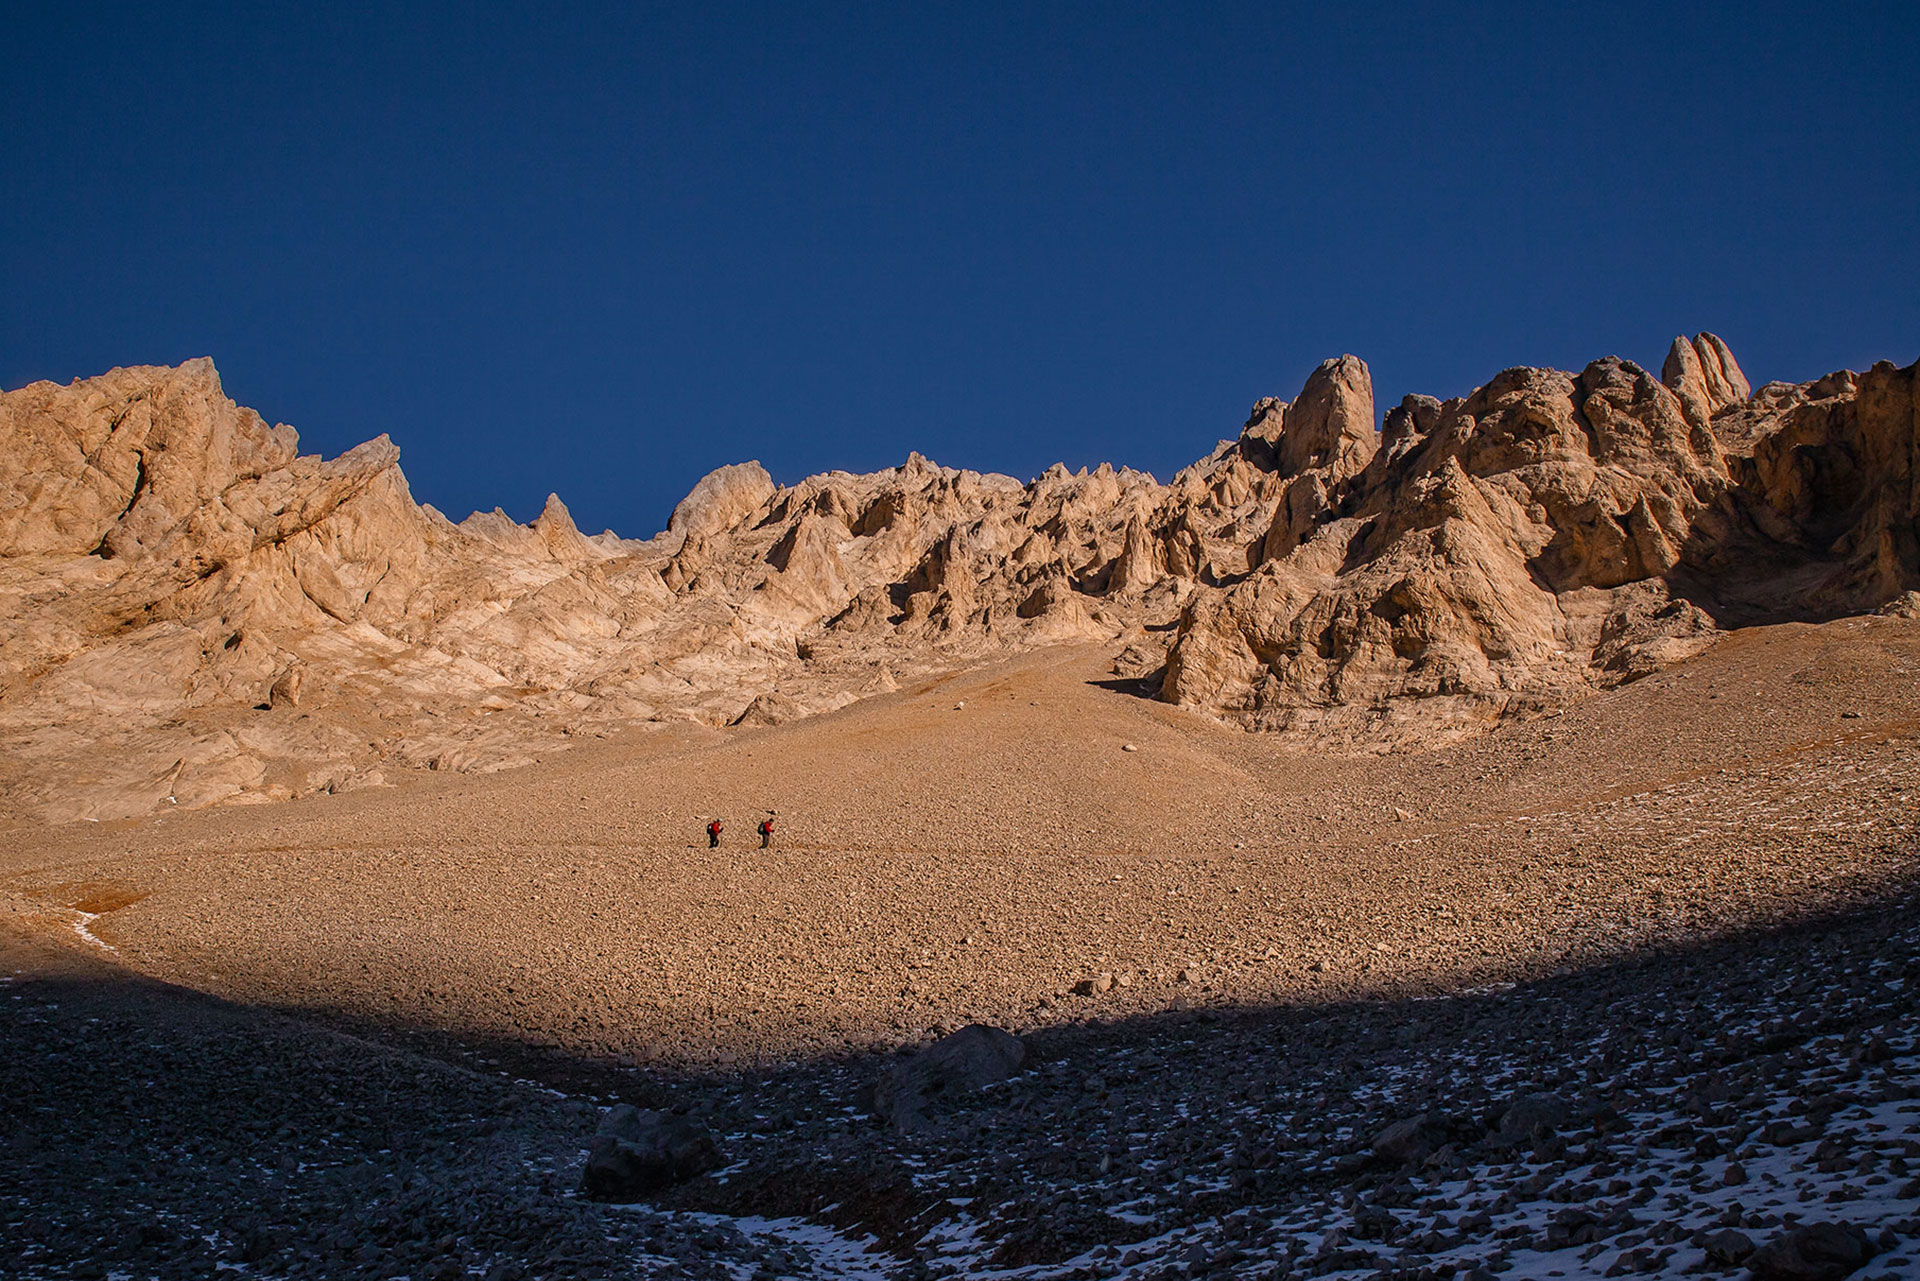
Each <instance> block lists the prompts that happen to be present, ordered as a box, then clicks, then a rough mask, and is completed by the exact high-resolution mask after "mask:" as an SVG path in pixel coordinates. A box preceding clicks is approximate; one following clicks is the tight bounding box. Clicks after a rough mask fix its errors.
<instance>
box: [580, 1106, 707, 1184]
mask: <svg viewBox="0 0 1920 1281" xmlns="http://www.w3.org/2000/svg"><path fill="white" fill-rule="evenodd" d="M719 1164H720V1149H719V1147H718V1146H717V1145H716V1144H715V1143H714V1141H713V1135H712V1133H711V1132H710V1131H708V1129H707V1127H705V1126H704V1125H701V1124H700V1123H699V1122H697V1121H693V1120H690V1119H688V1118H687V1117H684V1116H675V1115H674V1114H672V1113H670V1112H649V1111H642V1110H640V1109H638V1108H635V1107H633V1106H632V1105H630V1104H626V1103H622V1104H619V1105H617V1106H615V1107H613V1108H610V1109H609V1110H608V1111H607V1114H606V1116H605V1117H603V1118H601V1121H600V1128H599V1129H598V1130H597V1131H596V1132H595V1133H594V1136H593V1141H592V1142H591V1143H590V1144H589V1145H588V1147H587V1165H586V1169H585V1170H584V1171H583V1172H582V1173H581V1176H580V1190H581V1192H583V1193H584V1194H586V1195H587V1196H590V1197H592V1198H594V1199H595V1200H598V1201H637V1200H639V1199H640V1198H641V1197H644V1196H649V1195H651V1194H653V1193H655V1192H659V1191H661V1190H662V1189H664V1188H668V1187H671V1186H673V1185H674V1184H676V1183H681V1182H684V1181H686V1180H687V1179H691V1178H695V1177H697V1176H699V1175H702V1174H705V1173H706V1172H707V1171H709V1170H712V1169H714V1168H716V1167H717V1166H718V1165H719Z"/></svg>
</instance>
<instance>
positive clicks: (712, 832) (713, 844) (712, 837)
mask: <svg viewBox="0 0 1920 1281" xmlns="http://www.w3.org/2000/svg"><path fill="white" fill-rule="evenodd" d="M707 848H708V849H710V850H717V849H719V848H720V820H719V819H717V818H716V819H714V820H713V822H711V823H709V824H707Z"/></svg>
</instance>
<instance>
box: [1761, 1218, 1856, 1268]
mask: <svg viewBox="0 0 1920 1281" xmlns="http://www.w3.org/2000/svg"><path fill="white" fill-rule="evenodd" d="M1876 1253H1878V1251H1877V1250H1875V1248H1874V1244H1873V1239H1872V1238H1871V1237H1869V1236H1868V1235H1867V1233H1866V1230H1865V1229H1864V1228H1861V1227H1859V1226H1858V1225H1856V1224H1852V1223H1803V1224H1801V1225H1800V1226H1799V1227H1795V1228H1788V1229H1787V1230H1786V1231H1785V1232H1782V1233H1781V1234H1780V1235H1779V1236H1777V1237H1775V1238H1773V1240H1771V1241H1769V1242H1767V1243H1766V1244H1765V1245H1763V1246H1761V1247H1760V1248H1759V1249H1758V1250H1755V1251H1754V1252H1753V1253H1752V1254H1750V1255H1748V1256H1747V1267H1748V1268H1749V1269H1750V1270H1751V1271H1752V1272H1753V1275H1754V1277H1755V1279H1756V1281H1840V1279H1841V1278H1842V1277H1849V1276H1852V1275H1853V1274H1854V1273H1855V1272H1858V1271H1859V1270H1860V1269H1861V1268H1863V1267H1865V1266H1866V1264H1867V1262H1868V1260H1870V1259H1872V1258H1873V1256H1874V1255H1875V1254H1876Z"/></svg>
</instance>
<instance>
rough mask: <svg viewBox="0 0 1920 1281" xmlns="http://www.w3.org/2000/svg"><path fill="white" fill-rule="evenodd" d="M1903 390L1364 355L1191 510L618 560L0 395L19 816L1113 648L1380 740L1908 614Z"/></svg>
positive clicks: (1107, 505) (772, 532)
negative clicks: (1034, 653)
mask: <svg viewBox="0 0 1920 1281" xmlns="http://www.w3.org/2000/svg"><path fill="white" fill-rule="evenodd" d="M1917 438H1920V398H1917V393H1916V387H1915V367H1913V366H1909V367H1907V368H1905V369H1897V368H1895V367H1893V366H1892V365H1888V364H1882V365H1877V366H1875V367H1874V368H1873V369H1871V370H1869V371H1867V372H1866V373H1864V374H1853V373H1847V372H1842V373H1836V374H1832V375H1829V376H1828V377H1826V378H1822V379H1819V380H1816V381H1815V382H1811V383H1807V384H1802V385H1788V384H1782V383H1770V384H1768V385H1766V386H1764V387H1761V388H1760V389H1759V390H1758V391H1754V390H1752V389H1751V388H1750V387H1749V385H1748V383H1747V379H1746V377H1745V375H1744V374H1743V373H1742V372H1741V370H1740V367H1739V365H1738V363H1737V362H1736V361H1735V360H1734V358H1733V355H1732V353H1731V352H1729V351H1728V350H1727V347H1726V345H1725V344H1724V343H1722V342H1721V341H1720V340H1719V339H1718V338H1716V337H1714V336H1713V335H1711V334H1701V335H1699V336H1697V337H1695V338H1693V339H1691V340H1689V339H1685V338H1680V339H1676V340H1675V341H1674V344H1673V349H1672V352H1671V354H1670V355H1669V356H1668V358H1667V361H1666V363H1665V365H1664V367H1663V371H1662V376H1661V377H1660V378H1655V377H1653V376H1652V375H1651V374H1649V373H1647V372H1646V371H1645V370H1642V369H1640V368H1638V367H1637V366H1635V365H1633V364H1631V363H1629V362H1626V361H1622V360H1618V359H1613V358H1609V359H1605V360H1599V361H1595V362H1594V363H1593V364H1591V365H1589V366H1588V367H1587V368H1586V369H1584V370H1582V371H1580V372H1579V373H1577V374H1574V373H1565V372H1561V371H1558V370H1544V369H1512V370H1508V371H1506V372H1504V373H1502V374H1500V375H1498V376H1497V377H1495V378H1494V379H1493V380H1492V381H1490V382H1489V383H1488V384H1487V385H1486V386H1484V387H1482V388H1480V389H1478V390H1477V391H1475V392H1474V393H1473V394H1472V395H1470V396H1467V397H1464V398H1461V399H1456V400H1450V401H1446V402H1444V403H1443V402H1441V401H1438V400H1434V399H1432V398H1430V397H1417V396H1416V397H1408V398H1407V399H1406V400H1404V401H1403V402H1402V403H1401V404H1400V405H1398V406H1396V407H1394V408H1393V409H1391V410H1390V411H1388V413H1387V414H1386V417H1385V422H1384V425H1383V427H1382V428H1381V429H1380V430H1376V428H1375V416H1374V403H1373V388H1372V381H1371V378H1370V376H1369V374H1368V370H1367V367H1366V365H1365V363H1364V362H1362V361H1361V360H1359V359H1357V358H1356V357H1353V356H1342V357H1339V358H1337V359H1334V360H1329V361H1327V362H1326V363H1324V364H1322V365H1321V366H1320V367H1319V368H1318V369H1316V370H1315V371H1314V373H1313V374H1312V376H1311V377H1309V379H1308V380H1307V384H1306V386H1305V387H1304V388H1303V389H1302V390H1301V392H1300V394H1299V396H1298V397H1296V398H1295V399H1294V400H1293V401H1292V402H1291V403H1289V402H1286V401H1282V400H1279V399H1276V398H1268V399H1264V400H1262V401H1260V402H1259V403H1258V404H1257V405H1255V406H1254V410H1253V413H1252V415H1251V416H1250V417H1249V419H1248V421H1247V423H1246V425H1245V427H1244V428H1243V429H1242V431H1241V432H1240V434H1239V436H1238V438H1237V439H1235V440H1230V441H1223V442H1221V444H1220V446H1219V447H1218V448H1216V449H1214V450H1213V451H1212V452H1211V453H1209V454H1208V455H1207V456H1206V457H1205V458H1203V459H1201V460H1200V461H1199V462H1197V463H1195V464H1193V465H1192V466H1191V467H1188V468H1186V469H1185V470H1183V471H1182V472H1180V473H1179V474H1178V475H1177V476H1175V477H1174V478H1173V479H1172V480H1171V481H1169V482H1167V483H1164V484H1163V483H1161V482H1159V481H1158V480H1156V479H1155V478H1154V477H1152V476H1149V475H1146V474H1144V473H1140V472H1135V471H1131V470H1127V469H1121V470H1115V469H1114V468H1112V467H1110V466H1102V467H1100V468H1098V469H1095V470H1092V471H1084V470H1083V471H1081V472H1079V473H1077V474H1070V473H1068V472H1067V471H1066V470H1065V469H1064V468H1062V467H1055V468H1053V469H1052V470H1050V471H1048V472H1047V473H1045V474H1044V475H1042V476H1040V477H1038V478H1037V479H1035V480H1033V481H1031V482H1028V483H1026V484H1022V483H1021V482H1019V481H1018V480H1016V479H1014V478H1012V477H1007V476H999V475H992V474H982V473H979V472H970V471H955V470H953V469H951V468H945V467H940V466H937V465H935V464H933V463H931V462H929V461H927V460H926V459H924V458H922V457H920V456H919V455H918V454H914V455H911V456H910V457H909V458H908V459H907V461H906V462H905V463H903V464H902V465H901V466H899V467H895V468H891V469H889V470H886V471H881V472H874V473H871V474H867V475H852V474H849V473H845V472H830V473H826V474H824V475H819V476H812V477H808V478H807V479H805V480H803V481H801V482H799V483H798V484H796V485H791V486H780V485H777V484H775V483H774V481H773V480H772V478H771V477H769V476H768V475H767V473H766V471H765V470H764V469H763V468H761V467H760V465H759V464H758V463H741V464H736V465H733V466H730V467H725V468H721V469H720V470H718V471H716V472H714V473H713V474H711V475H709V476H707V477H705V478H704V479H702V480H701V481H700V482H699V483H698V484H697V485H695V486H694V488H693V490H692V492H691V493H689V494H688V496H687V498H686V499H685V500H684V501H683V502H682V503H681V504H680V505H679V506H678V507H677V508H676V509H675V511H674V513H673V517H672V520H671V522H670V524H669V527H668V529H667V531H666V532H664V533H662V534H660V535H658V536H656V537H654V538H651V539H647V540H630V539H622V538H619V537H617V536H615V535H613V534H612V533H606V534H601V535H597V536H593V537H588V536H585V535H583V534H582V533H581V532H580V531H579V530H578V529H577V528H575V526H574V523H573V520H572V518H571V517H570V516H569V514H568V512H567V509H566V507H565V506H564V505H563V504H562V503H561V502H560V500H559V499H558V498H557V497H555V498H551V499H549V501H548V503H547V506H546V508H545V510H544V511H542V512H541V514H540V516H539V517H538V518H536V519H535V520H534V521H533V522H532V523H531V524H529V525H520V524H518V523H516V522H514V521H512V520H510V519H509V518H507V517H506V516H505V515H504V514H502V513H500V512H498V511H496V512H493V513H489V514H479V513H476V514H475V515H473V516H470V517H469V518H467V519H466V520H465V521H462V522H460V523H459V524H455V523H453V522H451V521H449V520H448V519H447V518H446V517H444V516H443V515H441V514H440V513H439V512H437V511H435V510H434V509H433V508H432V507H430V506H424V505H421V504H417V503H415V502H414V501H413V498H412V497H411V495H410V494H409V492H408V490H407V484H406V480H405V478H404V476H403V475H402V474H401V471H400V467H399V451H398V450H397V449H396V448H395V447H394V446H393V444H392V443H391V442H390V441H388V440H387V439H386V438H385V437H380V438H379V439H376V440H373V441H370V442H368V443H367V444H364V445H361V446H359V447H358V448H356V449H353V450H350V451H348V452H347V453H345V454H343V455H341V456H340V457H339V458H336V459H332V460H322V459H320V458H318V457H315V456H310V455H309V456H301V455H300V454H299V451H298V442H297V439H296V436H295V433H294V431H293V429H292V428H290V427H286V426H272V427H270V426H268V425H267V424H266V423H265V422H264V421H262V420H261V418H260V417H259V416H258V415H257V414H255V413H253V412H252V411H251V410H248V409H245V408H242V407H240V406H237V405H235V404H234V403H233V402H232V401H231V400H229V399H228V398H227V397H226V395H225V394H224V392H223V391H222V389H221V386H220V381H219V376H218V374H217V373H216V372H215V370H214V367H213V365H212V363H211V362H210V361H207V360H196V361H190V362H188V363H186V364H184V365H182V366H180V367H178V368H173V369H169V368H157V367H142V368H130V369H116V370H113V371H111V372H109V373H107V374H105V375H102V376H101V377H98V378H93V379H86V380H83V381H79V382H75V383H73V384H71V385H68V386H64V387H62V386H55V385H53V384H50V383H36V384H33V385H32V386H29V387H25V388H22V389H20V390H18V391H14V392H8V393H5V394H0V735H4V752H5V755H6V758H7V760H8V762H9V768H8V769H7V770H6V771H5V777H4V779H0V809H3V810H4V812H5V813H6V814H8V815H10V816H12V817H17V818H28V819H38V820H47V819H54V820H58V819H71V818H110V817H120V816H126V815H133V814H139V813H145V812H148V811H151V810H153V809H155V808H164V807H168V806H179V805H188V806H191V805H204V804H211V803H221V802H225V803H235V802H248V801H259V800H272V799H280V798H285V797H290V796H295V795H300V794H303V793H308V792H312V791H316V790H333V791H339V790H344V789H348V788H352V787H356V786H366V785H372V784H377V783H380V782H383V781H392V780H393V778H395V777H397V776H398V775H399V773H400V772H401V771H405V770H408V769H441V770H488V769H497V768H503V767H507V766H511V765H515V764H520V763H524V762H526V761H529V760H532V759H535V758H537V757H538V756H539V755H541V754H543V753H547V752H552V751H555V750H561V749H563V748H564V747H565V745H566V743H567V741H568V740H569V738H571V737H573V736H577V735H579V734H582V733H596V732H604V731H606V730H608V729H609V728H611V727H614V726H619V725H631V724H633V723H635V722H661V721H677V720H679V721H684V720H692V721H698V722H702V723H705V724H709V725H714V726H722V725H728V724H731V723H734V722H736V721H741V720H743V718H744V722H745V723H746V724H748V725H756V724H770V723H775V722H778V721H782V720H788V719H792V718H794V717H799V716H805V715H808V714H811V713H816V712H819V711H821V710H823V709H828V708H833V707H837V706H841V705H843V704H845V703H847V702H850V701H853V700H854V699H857V698H860V697H864V696H866V695H869V694H873V693H877V692H884V691H888V690H892V689H894V688H896V687H897V685H898V683H899V681H900V679H901V678H902V677H905V676H909V675H911V674H913V673H915V672H921V671H928V670H933V669H938V668H947V667H952V666H955V665H960V664H968V663H974V662H980V661H985V660H988V659H991V658H993V657H995V656H999V655H1004V654H1007V653H1009V652H1012V651H1015V650H1019V649H1023V648H1027V647H1032V646H1037V645H1050V644H1059V643H1068V642H1081V643H1091V644H1098V645H1105V646H1110V647H1111V648H1112V651H1113V652H1114V654H1115V655H1116V673H1117V674H1118V675H1121V676H1124V677H1126V678H1128V679H1129V680H1132V681H1133V682H1134V685H1133V688H1135V689H1136V690H1137V691H1138V692H1140V693H1144V694H1151V695H1153V696H1157V697H1158V698H1160V699H1162V700H1164V701H1166V702H1169V703H1176V704H1180V705H1183V706H1187V707H1191V708H1193V709H1195V710H1196V711H1197V712H1200V713H1204V714H1207V715H1211V716H1214V717H1218V718H1221V719H1224V720H1226V721H1229V722H1231V723H1235V724H1240V725H1244V726H1246V727H1248V728H1253V729H1263V730H1281V731H1288V732H1292V733H1297V734H1303V735H1310V736H1312V737H1313V738H1314V740H1315V741H1317V742H1322V743H1325V744H1328V745H1332V746H1341V747H1347V748H1350V749H1360V750H1371V749H1378V748H1382V747H1387V746H1392V745H1395V744H1403V743H1407V744H1419V743H1426V742H1435V741H1441V740H1444V739H1446V738H1449V737H1453V736H1457V735H1459V734H1462V733H1470V732H1474V731H1476V730H1478V729H1480V728H1484V727H1486V726H1488V725H1491V724H1493V723H1496V722H1497V721H1498V720H1499V719H1500V718H1502V717H1505V716H1512V715H1519V714H1526V713H1529V712H1532V711H1536V710H1540V709H1544V708H1549V707H1552V706H1555V705H1558V704H1560V703H1562V702H1565V701H1566V700H1569V699H1573V698H1577V697H1580V696H1582V695H1583V694H1585V693H1588V692H1590V691H1592V690H1595V689H1599V688H1604V687H1606V686H1608V685H1611V684H1615V683H1618V682H1620V681H1623V680H1628V679H1631V678H1633V677H1635V676H1638V675H1642V674H1645V673H1646V672H1648V671H1652V670H1654V669H1656V668H1658V667H1660V666H1662V665H1664V664H1667V663H1671V662H1674V661H1677V660H1679V659H1682V658H1684V657H1686V656H1688V655H1690V654H1693V653H1695V652H1697V651H1698V650H1700V649H1701V648H1702V647H1704V646H1706V645H1709V644H1711V643H1712V641H1713V639H1714V637H1715V636H1716V635H1717V634H1718V631H1719V629H1720V628H1722V627H1725V626H1731V625H1738V624H1742V623H1746V622H1751V621H1764V620H1768V619H1777V618H1793V617H1831V616H1834V615H1837V614H1844V613H1849V612H1859V611H1864V610H1870V609H1874V608H1877V607H1880V606H1882V605H1883V604H1886V603H1887V602H1889V601H1892V600H1895V599H1896V598H1899V597H1901V596H1902V594H1903V593H1905V592H1908V591H1910V590H1912V589H1914V588H1915V587H1916V586H1917V585H1920V492H1917V491H1916V483H1915V475H1916V470H1917V468H1916V449H1917V448H1920V445H1916V439H1917Z"/></svg>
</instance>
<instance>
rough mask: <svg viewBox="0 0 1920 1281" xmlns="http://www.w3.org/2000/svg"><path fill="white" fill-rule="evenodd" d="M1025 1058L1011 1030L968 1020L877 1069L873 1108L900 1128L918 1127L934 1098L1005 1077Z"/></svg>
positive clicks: (954, 1096)
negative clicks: (913, 1052) (901, 1059)
mask: <svg viewBox="0 0 1920 1281" xmlns="http://www.w3.org/2000/svg"><path fill="white" fill-rule="evenodd" d="M1026 1060H1027V1047H1026V1045H1025V1044H1024V1043H1022V1042H1021V1040H1020V1038H1019V1037H1017V1036H1015V1035H1013V1033H1011V1032H1006V1031H1003V1030H1001V1029H1000V1028H997V1027H988V1026H986V1025H985V1024H983V1023H975V1024H971V1025H970V1026H967V1027H963V1028H961V1029H960V1030H959V1031H958V1032H954V1033H952V1034H951V1035H948V1036H943V1037H941V1038H940V1039H939V1040H938V1041H935V1042H934V1043H933V1044H932V1045H929V1046H928V1047H927V1048H926V1049H924V1050H922V1051H920V1052H919V1053H918V1054H916V1055H914V1056H913V1057H912V1058H910V1059H908V1060H907V1061H906V1062H904V1063H896V1064H894V1065H893V1066H892V1067H890V1068H888V1069H887V1070H886V1071H884V1072H882V1073H881V1074H880V1079H879V1080H878V1081H876V1082H875V1083H874V1087H873V1107H874V1112H875V1113H876V1114H877V1115H879V1116H881V1117H883V1118H884V1119H885V1120H886V1121H887V1122H888V1123H889V1124H891V1125H892V1126H893V1128H894V1129H895V1130H898V1131H901V1132H902V1133H904V1132H906V1131H909V1130H917V1129H919V1128H921V1127H922V1126H924V1125H926V1123H927V1120H928V1116H927V1109H928V1108H929V1107H931V1106H932V1105H933V1103H934V1102H935V1101H936V1100H941V1099H958V1098H959V1097H960V1096H962V1095H965V1094H969V1093H971V1092H973V1091H975V1090H978V1089H980V1088H981V1087H982V1086H986V1085H992V1084H993V1083H994V1082H996V1081H1004V1080H1006V1079H1007V1078H1008V1077H1010V1076H1012V1075H1013V1074H1014V1073H1016V1072H1018V1071H1019V1070H1020V1065H1021V1064H1023V1063H1025V1062H1026Z"/></svg>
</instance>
